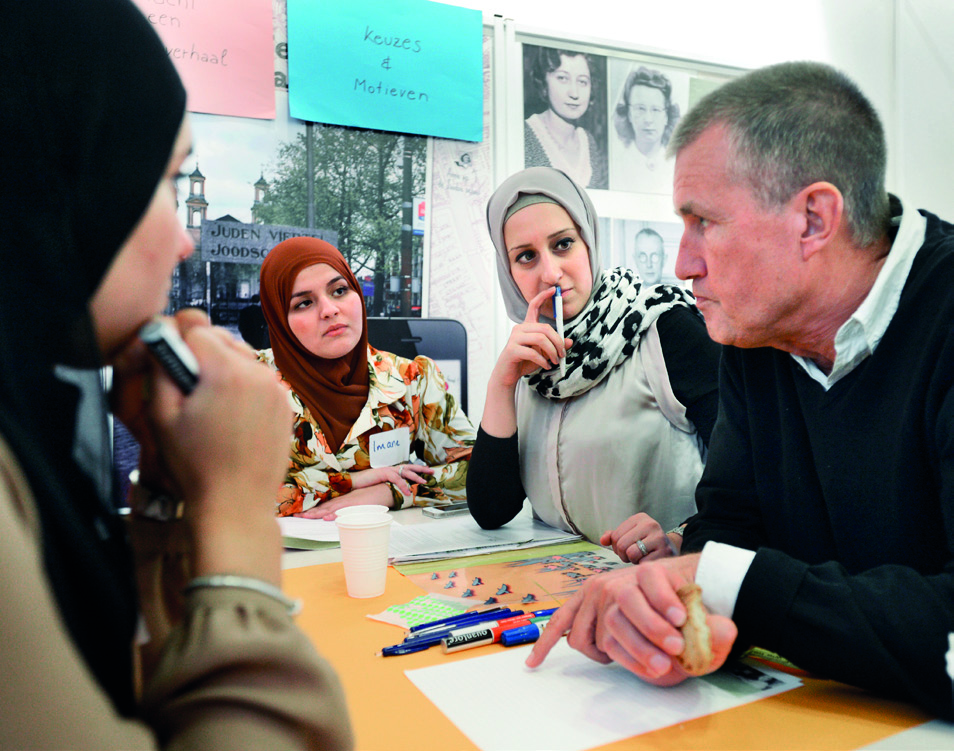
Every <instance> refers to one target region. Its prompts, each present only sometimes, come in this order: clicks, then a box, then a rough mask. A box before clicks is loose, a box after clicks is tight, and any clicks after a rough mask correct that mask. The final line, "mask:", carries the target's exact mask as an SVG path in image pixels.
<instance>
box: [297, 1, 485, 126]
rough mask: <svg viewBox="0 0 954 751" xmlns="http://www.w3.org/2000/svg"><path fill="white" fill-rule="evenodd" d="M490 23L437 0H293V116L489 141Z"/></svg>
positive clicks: (342, 123)
mask: <svg viewBox="0 0 954 751" xmlns="http://www.w3.org/2000/svg"><path fill="white" fill-rule="evenodd" d="M482 26H483V18H482V14H481V12H480V11H476V10H470V9H467V8H458V7H454V6H450V5H444V4H442V3H433V2H428V1H427V0H350V1H349V2H328V3H325V2H321V3H319V2H314V0H288V93H289V102H290V108H291V115H292V117H296V118H299V119H302V120H311V121H315V122H322V123H331V124H334V125H349V126H355V127H359V128H373V129H376V130H388V131H395V132H400V133H416V134H420V135H430V136H438V137H440V138H456V139H460V140H464V141H480V140H482V138H483V51H482V33H483V29H482Z"/></svg>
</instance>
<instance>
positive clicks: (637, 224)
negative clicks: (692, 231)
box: [612, 219, 682, 284]
mask: <svg viewBox="0 0 954 751" xmlns="http://www.w3.org/2000/svg"><path fill="white" fill-rule="evenodd" d="M612 234H613V242H612V249H613V250H612V253H613V258H612V261H613V263H612V265H613V266H624V267H626V268H628V269H633V271H635V272H636V273H637V274H638V275H639V278H640V279H641V280H642V281H643V282H644V283H646V284H660V283H663V284H682V282H681V281H680V280H679V279H677V278H676V254H677V253H678V252H679V240H680V238H681V237H682V224H680V223H678V222H647V221H641V220H635V219H614V220H613V227H612Z"/></svg>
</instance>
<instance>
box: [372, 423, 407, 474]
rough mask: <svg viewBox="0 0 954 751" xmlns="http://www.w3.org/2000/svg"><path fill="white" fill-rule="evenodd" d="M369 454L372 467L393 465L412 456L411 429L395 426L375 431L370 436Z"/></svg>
mask: <svg viewBox="0 0 954 751" xmlns="http://www.w3.org/2000/svg"><path fill="white" fill-rule="evenodd" d="M368 454H369V459H370V461H371V466H372V467H393V466H394V465H395V464H400V463H401V462H406V461H407V460H408V458H409V457H410V456H411V431H410V430H409V429H408V428H395V429H394V430H385V431H384V432H383V433H375V434H374V435H373V436H371V437H370V438H368Z"/></svg>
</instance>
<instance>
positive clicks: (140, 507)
mask: <svg viewBox="0 0 954 751" xmlns="http://www.w3.org/2000/svg"><path fill="white" fill-rule="evenodd" d="M184 505H185V504H183V502H182V500H181V499H178V498H173V497H172V496H171V495H169V494H168V493H166V492H164V491H161V490H157V489H155V488H150V487H149V486H147V485H143V484H141V483H140V482H139V470H138V469H134V470H133V471H132V472H130V473H129V508H130V510H131V511H132V513H134V514H136V515H137V516H144V517H146V518H147V519H155V520H156V521H161V522H169V521H174V520H176V519H181V518H182V512H183V509H184Z"/></svg>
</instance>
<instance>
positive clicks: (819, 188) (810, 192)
mask: <svg viewBox="0 0 954 751" xmlns="http://www.w3.org/2000/svg"><path fill="white" fill-rule="evenodd" d="M796 200H797V203H796V208H797V210H798V211H799V212H800V213H801V215H802V218H803V221H804V224H803V230H802V235H801V245H802V257H803V258H805V259H808V258H809V257H811V256H812V255H814V254H815V253H817V252H818V251H820V250H823V249H824V248H825V247H826V246H828V245H829V244H831V242H832V241H833V240H834V238H835V236H836V235H838V233H839V231H840V230H841V225H842V219H843V217H844V209H845V199H844V198H843V197H842V195H841V191H840V190H838V188H836V187H835V186H834V185H832V184H831V183H825V182H818V183H812V184H811V185H809V186H807V187H806V188H803V189H802V190H801V191H799V193H798V196H797V199H796Z"/></svg>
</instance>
